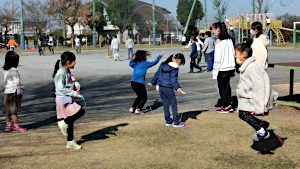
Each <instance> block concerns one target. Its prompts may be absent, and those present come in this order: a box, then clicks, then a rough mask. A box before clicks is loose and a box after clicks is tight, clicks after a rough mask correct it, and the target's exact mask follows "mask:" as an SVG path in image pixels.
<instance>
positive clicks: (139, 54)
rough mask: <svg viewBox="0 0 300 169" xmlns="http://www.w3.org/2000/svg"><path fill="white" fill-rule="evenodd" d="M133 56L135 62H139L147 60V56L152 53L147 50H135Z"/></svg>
mask: <svg viewBox="0 0 300 169" xmlns="http://www.w3.org/2000/svg"><path fill="white" fill-rule="evenodd" d="M133 56H134V59H133V62H134V63H138V62H142V61H145V60H147V57H150V56H151V53H150V52H148V51H146V50H138V51H136V52H135V54H134V55H133Z"/></svg>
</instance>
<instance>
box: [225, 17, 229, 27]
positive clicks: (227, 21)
mask: <svg viewBox="0 0 300 169" xmlns="http://www.w3.org/2000/svg"><path fill="white" fill-rule="evenodd" d="M225 24H226V27H228V24H229V18H228V17H225Z"/></svg>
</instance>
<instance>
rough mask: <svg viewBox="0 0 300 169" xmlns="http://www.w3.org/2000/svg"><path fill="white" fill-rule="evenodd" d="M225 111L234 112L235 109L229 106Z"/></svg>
mask: <svg viewBox="0 0 300 169" xmlns="http://www.w3.org/2000/svg"><path fill="white" fill-rule="evenodd" d="M225 111H228V112H233V111H234V109H233V108H232V106H228V107H226V108H225Z"/></svg>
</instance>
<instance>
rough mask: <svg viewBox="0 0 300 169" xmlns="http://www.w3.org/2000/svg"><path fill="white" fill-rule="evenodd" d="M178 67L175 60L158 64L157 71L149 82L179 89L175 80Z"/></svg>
mask: <svg viewBox="0 0 300 169" xmlns="http://www.w3.org/2000/svg"><path fill="white" fill-rule="evenodd" d="M178 67H179V66H178V65H177V64H176V63H175V62H170V63H168V64H164V63H162V64H161V65H160V66H159V68H158V71H157V72H156V73H155V75H154V78H153V79H152V81H151V84H152V85H156V84H158V85H159V86H163V87H170V88H173V89H175V90H177V89H179V88H180V86H179V84H178V82H177V79H178V70H179V68H178Z"/></svg>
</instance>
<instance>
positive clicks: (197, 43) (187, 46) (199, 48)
mask: <svg viewBox="0 0 300 169" xmlns="http://www.w3.org/2000/svg"><path fill="white" fill-rule="evenodd" d="M195 42H196V45H197V51H201V47H200V45H201V46H204V43H203V42H202V41H201V40H200V41H195ZM192 44H193V43H192V42H191V41H190V42H189V44H188V45H186V46H185V48H189V47H191V46H192Z"/></svg>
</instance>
